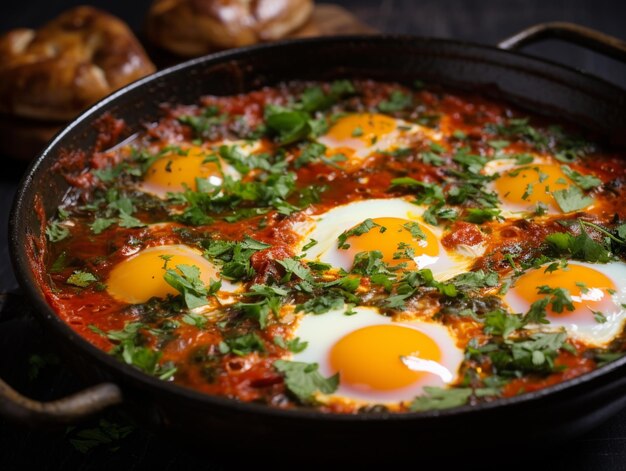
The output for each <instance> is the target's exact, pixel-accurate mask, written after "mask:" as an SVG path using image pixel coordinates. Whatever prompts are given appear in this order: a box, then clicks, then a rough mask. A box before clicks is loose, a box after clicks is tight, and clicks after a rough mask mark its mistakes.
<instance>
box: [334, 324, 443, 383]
mask: <svg viewBox="0 0 626 471" xmlns="http://www.w3.org/2000/svg"><path fill="white" fill-rule="evenodd" d="M402 357H411V358H413V359H417V360H418V361H422V362H423V363H424V364H425V365H426V367H425V368H424V369H422V370H421V371H420V370H419V369H417V368H410V367H409V366H407V365H406V364H405V362H403V360H402ZM440 362H441V350H440V348H439V346H438V345H437V343H436V342H435V341H434V340H433V339H432V338H430V337H429V336H428V335H426V334H425V333H423V332H421V331H419V330H416V329H412V328H410V327H405V326H401V325H373V326H368V327H363V328H361V329H358V330H355V331H353V332H350V333H349V334H347V335H345V336H344V337H342V338H341V339H340V340H339V341H338V342H337V343H335V345H334V346H333V347H332V349H331V351H330V366H331V368H332V369H333V370H334V371H335V372H339V377H340V381H341V384H342V385H344V386H351V387H356V388H359V389H370V390H371V389H374V390H378V391H389V390H393V389H400V388H404V387H407V386H409V385H411V384H413V383H415V382H416V381H418V380H419V379H421V378H422V377H423V376H424V375H426V374H429V372H430V373H432V372H433V371H432V370H433V368H432V365H435V368H434V371H435V372H436V371H437V369H439V368H444V367H443V366H442V365H441V364H440ZM429 365H430V366H431V367H430V368H429V367H428V366H429Z"/></svg>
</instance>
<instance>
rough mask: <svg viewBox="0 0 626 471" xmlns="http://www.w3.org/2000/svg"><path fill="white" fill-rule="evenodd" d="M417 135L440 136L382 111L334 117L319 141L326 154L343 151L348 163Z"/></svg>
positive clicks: (402, 144) (399, 145)
mask: <svg viewBox="0 0 626 471" xmlns="http://www.w3.org/2000/svg"><path fill="white" fill-rule="evenodd" d="M420 136H424V137H427V138H429V140H431V141H440V140H441V138H442V136H441V133H439V132H437V131H433V130H432V129H430V128H427V127H424V126H420V125H418V124H413V123H409V122H408V121H404V120H401V119H395V118H392V117H390V116H387V115H384V114H380V113H352V114H347V115H344V116H341V117H340V118H339V119H337V120H336V121H335V122H334V123H333V124H332V126H331V127H330V128H329V129H328V132H327V133H326V134H324V135H323V136H321V137H319V138H318V141H319V142H321V143H322V144H324V145H325V146H326V148H327V154H328V156H330V157H332V156H333V155H336V154H342V155H344V156H345V157H346V158H347V159H348V161H349V162H352V163H359V162H361V161H362V160H363V159H365V158H366V157H369V156H370V155H372V154H374V153H376V152H381V151H386V152H389V151H393V150H395V149H398V148H402V147H407V146H410V144H411V141H413V140H415V139H416V138H419V137H420Z"/></svg>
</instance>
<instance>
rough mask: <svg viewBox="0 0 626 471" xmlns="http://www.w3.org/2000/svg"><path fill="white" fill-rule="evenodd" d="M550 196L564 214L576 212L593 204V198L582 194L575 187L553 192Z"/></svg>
mask: <svg viewBox="0 0 626 471" xmlns="http://www.w3.org/2000/svg"><path fill="white" fill-rule="evenodd" d="M552 195H553V196H554V199H555V200H556V202H557V203H558V205H559V207H560V208H561V210H562V211H563V212H564V213H570V212H572V211H578V210H579V209H583V208H586V207H587V206H589V205H590V204H592V203H593V198H592V197H591V196H586V195H585V194H583V192H582V190H581V189H580V188H578V187H577V186H570V187H569V188H565V189H563V190H557V191H554V192H553V193H552Z"/></svg>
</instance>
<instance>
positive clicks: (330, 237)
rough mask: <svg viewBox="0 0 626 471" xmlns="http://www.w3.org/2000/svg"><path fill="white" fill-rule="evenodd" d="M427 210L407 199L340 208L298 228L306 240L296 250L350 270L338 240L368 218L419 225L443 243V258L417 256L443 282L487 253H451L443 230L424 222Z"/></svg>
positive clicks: (477, 248)
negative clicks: (444, 239) (313, 242)
mask: <svg viewBox="0 0 626 471" xmlns="http://www.w3.org/2000/svg"><path fill="white" fill-rule="evenodd" d="M424 211H425V208H424V207H422V206H418V205H415V204H413V203H410V202H409V201H408V199H403V198H389V199H371V200H363V201H355V202H352V203H348V204H344V205H341V206H336V207H334V208H333V209H331V210H329V211H327V212H325V213H323V214H320V215H316V216H313V217H311V218H310V220H309V221H307V222H305V223H303V224H301V225H300V226H299V227H298V228H297V230H298V232H299V233H300V234H302V235H303V237H302V240H301V242H300V244H299V245H298V247H296V252H297V253H302V254H303V256H304V257H303V258H304V260H308V261H318V262H322V263H328V264H330V265H332V266H333V267H335V268H342V269H344V270H346V271H348V270H350V268H351V266H348V264H347V263H346V262H345V261H344V259H343V257H340V256H339V255H338V251H339V249H338V248H337V238H338V237H339V236H340V235H341V234H342V233H343V232H344V231H347V230H349V229H351V228H352V227H354V226H356V225H357V224H360V223H362V222H363V221H365V220H366V219H368V218H370V219H375V218H382V217H392V218H400V219H406V220H408V221H414V222H419V224H420V225H423V226H425V227H426V228H428V229H429V230H430V231H431V232H432V233H433V234H434V235H435V236H436V238H437V241H438V244H439V256H438V257H430V256H428V255H422V256H417V257H415V259H414V260H415V262H416V264H417V266H418V267H420V268H430V269H431V270H432V271H433V274H434V275H435V278H436V279H438V280H440V281H441V280H446V279H449V278H452V277H454V276H456V275H458V274H460V273H464V272H466V271H467V270H468V269H469V267H470V266H471V264H472V262H473V259H474V257H478V256H480V255H481V254H482V253H483V252H484V246H482V245H475V246H472V247H471V248H469V249H468V248H467V247H461V248H457V251H448V250H447V249H445V248H444V247H443V245H442V244H441V242H440V241H441V236H442V230H441V229H440V228H439V227H436V226H432V225H430V224H427V223H426V222H424V220H423V218H422V215H423V214H424ZM311 239H313V240H315V241H317V244H315V245H314V246H313V247H311V248H308V249H307V250H306V251H304V250H303V247H304V246H306V244H307V243H309V241H310V240H311Z"/></svg>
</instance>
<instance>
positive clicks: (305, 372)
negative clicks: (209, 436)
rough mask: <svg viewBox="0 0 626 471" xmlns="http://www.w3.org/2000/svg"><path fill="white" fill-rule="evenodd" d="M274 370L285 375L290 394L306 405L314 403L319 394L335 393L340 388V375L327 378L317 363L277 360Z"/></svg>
mask: <svg viewBox="0 0 626 471" xmlns="http://www.w3.org/2000/svg"><path fill="white" fill-rule="evenodd" d="M274 368H276V370H277V371H278V372H279V373H281V374H282V375H283V377H284V379H285V386H286V387H287V389H288V390H289V392H291V393H292V394H293V395H294V396H295V397H296V398H297V399H298V400H299V401H300V402H302V403H304V404H311V403H314V402H315V395H316V394H317V393H322V394H331V393H334V392H335V391H336V390H337V387H338V386H339V374H335V375H333V376H330V377H328V378H325V377H323V376H322V375H321V374H320V372H319V371H318V365H317V363H302V362H297V361H286V360H276V361H275V362H274Z"/></svg>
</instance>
